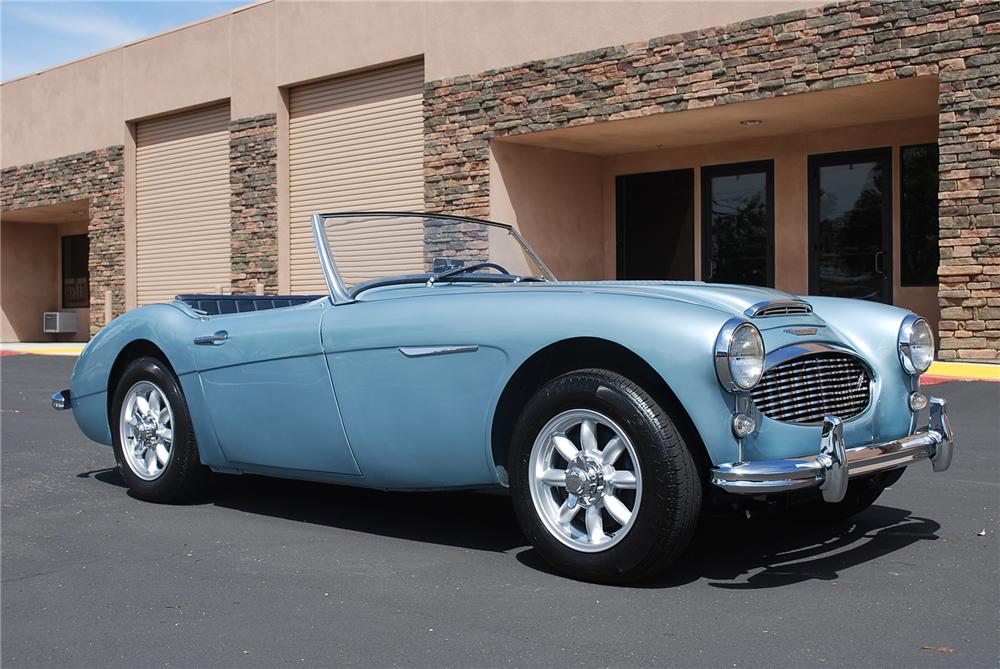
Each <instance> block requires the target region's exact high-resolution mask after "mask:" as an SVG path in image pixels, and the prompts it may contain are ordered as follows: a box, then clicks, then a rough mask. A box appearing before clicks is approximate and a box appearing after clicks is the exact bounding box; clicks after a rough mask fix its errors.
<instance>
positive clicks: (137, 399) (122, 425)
mask: <svg viewBox="0 0 1000 669" xmlns="http://www.w3.org/2000/svg"><path fill="white" fill-rule="evenodd" d="M118 424H119V430H120V434H121V442H122V454H123V455H124V456H125V462H126V463H127V464H128V467H129V469H131V470H132V472H133V473H134V474H135V475H136V476H138V477H139V478H141V479H143V480H144V481H153V480H155V479H157V478H159V477H160V475H161V474H163V472H164V470H166V468H167V465H168V464H170V458H171V456H172V455H173V453H174V412H173V409H171V408H170V402H168V401H167V396H166V394H165V393H164V392H163V390H161V389H160V387H159V386H157V385H156V384H155V383H152V382H150V381H139V382H138V383H136V384H135V385H134V386H132V387H131V388H130V389H129V391H128V394H126V395H125V402H124V403H122V411H121V416H120V417H119V420H118Z"/></svg>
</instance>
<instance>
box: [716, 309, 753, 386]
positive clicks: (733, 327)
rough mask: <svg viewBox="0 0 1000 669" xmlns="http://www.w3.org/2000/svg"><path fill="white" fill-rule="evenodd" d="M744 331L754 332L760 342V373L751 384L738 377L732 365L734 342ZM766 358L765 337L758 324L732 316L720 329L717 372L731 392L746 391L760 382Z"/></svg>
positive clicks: (717, 347) (717, 343)
mask: <svg viewBox="0 0 1000 669" xmlns="http://www.w3.org/2000/svg"><path fill="white" fill-rule="evenodd" d="M744 332H749V333H752V335H753V336H756V338H757V341H758V342H759V343H760V373H759V374H757V377H756V378H755V379H753V383H750V384H749V385H747V382H746V379H742V380H738V379H737V376H736V375H735V374H733V367H732V363H733V351H732V346H733V342H734V341H735V340H736V338H737V335H738V334H742V333H744ZM765 358H766V351H765V350H764V338H763V337H762V336H761V334H760V330H758V329H757V326H756V325H754V324H753V323H751V322H750V321H745V320H743V319H742V318H731V319H729V320H728V321H726V323H725V325H723V326H722V329H721V330H719V334H718V336H717V337H716V338H715V373H716V375H717V376H718V377H719V383H721V384H722V387H723V388H725V389H726V390H728V391H729V392H731V393H732V392H746V391H748V390H751V389H752V388H753V387H754V386H756V385H757V384H758V383H760V379H761V377H763V376H764V363H765ZM741 381H742V382H741Z"/></svg>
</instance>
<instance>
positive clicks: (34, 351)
mask: <svg viewBox="0 0 1000 669" xmlns="http://www.w3.org/2000/svg"><path fill="white" fill-rule="evenodd" d="M85 345H86V344H82V343H81V344H74V343H68V342H67V343H51V342H50V343H37V344H32V343H22V344H0V356H5V355H22V354H30V355H73V356H78V355H80V352H81V351H83V347H84V346H85ZM947 381H997V382H1000V364H990V363H975V362H941V361H935V362H934V364H932V365H931V368H930V370H928V372H927V373H926V374H924V375H923V376H921V377H920V382H921V384H923V385H928V386H929V385H933V384H935V383H944V382H947Z"/></svg>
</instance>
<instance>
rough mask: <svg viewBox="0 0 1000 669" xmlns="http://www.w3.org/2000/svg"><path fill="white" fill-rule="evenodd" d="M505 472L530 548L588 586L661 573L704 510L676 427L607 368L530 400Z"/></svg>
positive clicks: (565, 380) (554, 385) (575, 376)
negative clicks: (587, 582) (700, 511)
mask: <svg viewBox="0 0 1000 669" xmlns="http://www.w3.org/2000/svg"><path fill="white" fill-rule="evenodd" d="M509 471H510V481H511V483H510V486H511V492H512V498H513V503H514V509H515V512H516V514H517V517H518V520H519V522H520V524H521V528H522V530H523V531H524V533H525V535H526V536H527V538H528V539H529V540H530V541H531V543H532V545H534V546H535V548H536V549H537V550H538V552H539V554H540V555H541V556H542V557H543V558H544V559H545V560H546V561H548V562H549V563H550V564H552V565H553V566H555V567H556V568H557V569H559V570H560V571H563V572H566V573H567V574H569V575H572V576H574V577H578V578H583V579H587V580H592V581H603V582H617V583H621V582H629V581H636V580H641V579H643V578H647V577H649V576H652V575H654V574H656V573H657V572H659V571H662V570H663V569H665V568H666V567H667V566H668V565H669V564H670V563H672V562H673V561H674V560H675V559H676V558H677V557H678V556H679V555H680V554H681V552H683V550H684V548H685V547H686V546H687V544H688V542H689V541H690V538H691V536H692V534H693V533H694V529H695V526H696V524H697V519H698V512H699V510H700V507H701V486H700V484H699V479H698V473H697V468H696V466H695V463H694V460H693V458H692V457H691V453H690V452H689V450H688V446H687V444H686V443H685V441H684V439H683V437H682V436H681V434H680V432H679V431H678V429H677V427H676V425H675V423H674V421H673V420H671V417H670V416H669V415H668V413H667V412H666V411H665V410H664V409H663V408H662V407H661V406H660V405H659V404H658V403H657V402H656V401H655V400H654V399H653V398H652V397H651V396H650V395H649V394H648V393H647V392H646V391H645V390H643V389H642V388H641V387H639V386H638V385H636V384H635V383H633V382H631V381H629V380H628V379H626V378H625V377H623V376H621V375H619V374H616V373H614V372H610V371H607V370H600V369H586V370H579V371H575V372H570V373H568V374H564V375H563V376H560V377H558V378H556V379H554V380H552V381H550V382H549V383H548V384H546V385H545V386H544V387H542V388H541V389H540V390H539V391H538V392H537V393H536V394H535V395H534V396H533V397H532V398H531V400H529V402H528V404H527V406H526V407H525V409H524V411H523V413H522V415H521V417H520V419H519V420H518V423H517V426H516V427H515V430H514V435H513V439H512V442H511V450H510V456H509Z"/></svg>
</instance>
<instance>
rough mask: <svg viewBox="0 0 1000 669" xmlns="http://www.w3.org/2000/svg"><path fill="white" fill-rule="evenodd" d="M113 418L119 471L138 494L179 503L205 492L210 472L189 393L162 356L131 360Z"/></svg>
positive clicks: (117, 393) (114, 400)
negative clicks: (200, 453) (200, 455)
mask: <svg viewBox="0 0 1000 669" xmlns="http://www.w3.org/2000/svg"><path fill="white" fill-rule="evenodd" d="M110 419H111V436H112V441H113V445H114V452H115V461H116V462H117V464H118V471H119V473H120V474H121V476H122V478H123V479H124V480H125V483H126V485H128V488H129V490H130V491H131V492H132V494H133V495H135V496H136V497H138V498H140V499H144V500H147V501H150V502H161V503H176V502H183V501H187V500H190V499H193V498H195V497H197V496H199V495H201V494H202V493H203V492H204V490H205V488H206V485H207V482H208V478H209V476H210V472H209V470H208V468H207V467H205V466H203V465H202V464H201V460H200V459H199V458H198V442H197V440H196V439H195V436H194V429H193V426H192V424H191V415H190V414H189V413H188V408H187V402H185V400H184V393H183V391H182V390H181V387H180V384H179V383H178V382H177V379H176V378H175V377H174V374H173V372H171V371H170V369H169V368H168V367H167V366H166V365H165V364H164V363H163V362H162V361H161V360H159V359H157V358H153V357H143V358H138V359H136V360H134V361H132V362H131V363H129V365H128V367H126V368H125V372H124V373H123V374H122V377H121V379H120V380H119V382H118V385H117V387H116V388H115V391H114V395H113V397H112V401H111V415H110Z"/></svg>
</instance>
